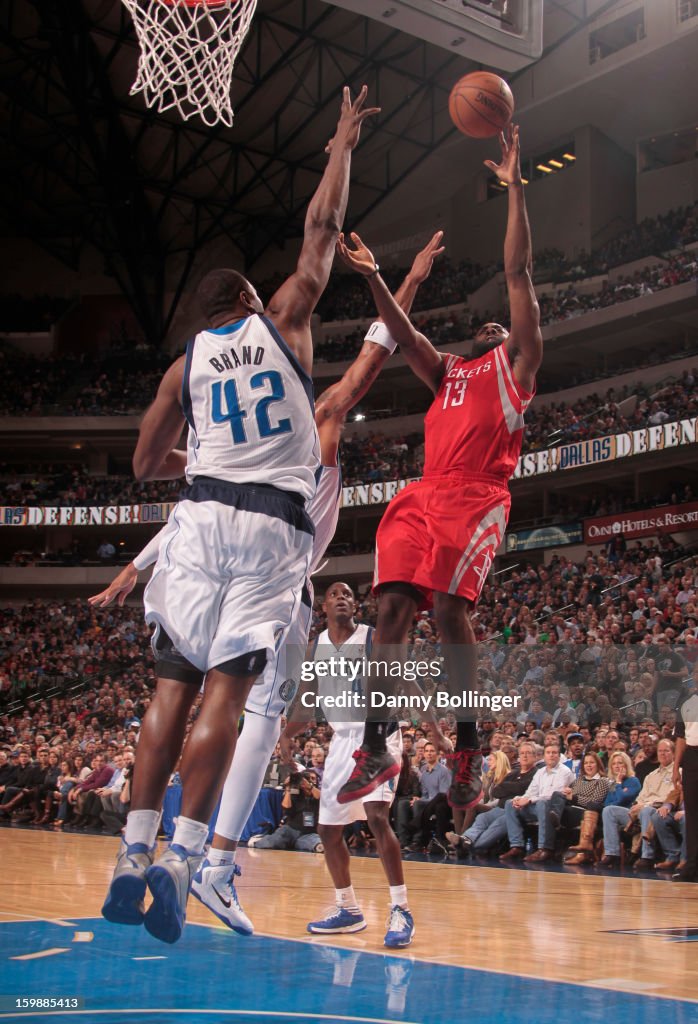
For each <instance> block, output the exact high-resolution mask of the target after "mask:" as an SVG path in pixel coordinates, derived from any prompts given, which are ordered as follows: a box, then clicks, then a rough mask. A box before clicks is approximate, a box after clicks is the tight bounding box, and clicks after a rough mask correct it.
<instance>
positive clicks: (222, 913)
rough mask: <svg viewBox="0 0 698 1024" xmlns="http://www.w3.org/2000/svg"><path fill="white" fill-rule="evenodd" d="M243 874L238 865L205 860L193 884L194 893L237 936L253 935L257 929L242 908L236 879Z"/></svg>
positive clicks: (192, 890) (192, 891) (192, 892)
mask: <svg viewBox="0 0 698 1024" xmlns="http://www.w3.org/2000/svg"><path fill="white" fill-rule="evenodd" d="M241 874H242V872H241V871H240V868H239V866H238V865H237V864H216V865H215V867H212V866H211V864H209V862H208V860H205V861H204V862H203V864H202V865H201V867H200V868H199V870H198V871H197V872H196V874H195V875H194V877H193V879H192V882H191V894H192V896H195V897H196V898H197V900H200V901H201V902H202V903H203V905H204V906H205V907H208V909H209V910H210V911H211V913H212V914H215V915H216V917H217V918H218V919H219V920H220V921H222V922H223V924H227V925H228V927H229V928H232V929H233V931H234V932H237V933H238V935H252V933H253V932H254V928H253V926H252V922H251V921H250V919H249V917H248V916H247V914H246V913H245V911H244V910H243V909H242V907H241V906H240V900H239V899H238V894H237V892H236V891H235V878H237V877H239V876H240V875H241Z"/></svg>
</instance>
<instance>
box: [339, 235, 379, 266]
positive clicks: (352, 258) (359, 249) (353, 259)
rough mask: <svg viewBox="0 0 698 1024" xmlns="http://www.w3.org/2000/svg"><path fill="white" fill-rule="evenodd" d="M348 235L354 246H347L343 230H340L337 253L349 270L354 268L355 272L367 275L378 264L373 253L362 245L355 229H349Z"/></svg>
mask: <svg viewBox="0 0 698 1024" xmlns="http://www.w3.org/2000/svg"><path fill="white" fill-rule="evenodd" d="M349 237H350V238H351V240H352V242H353V243H354V245H355V246H356V248H355V249H349V248H348V247H347V244H346V241H345V239H344V232H341V233H340V235H339V238H338V239H337V255H338V256H339V258H340V259H341V260H342V262H343V263H345V264H346V265H347V266H348V267H349V268H350V269H351V270H356V272H357V273H359V274H363V275H364V276H365V277H368V276H369V274H373V273H374V271H375V270H376V269H377V266H378V264H377V263H376V260H375V258H374V255H373V253H372V252H371V250H370V249H369V248H368V246H366V245H364V243H363V242H362V241H361V239H360V238H359V236H358V235H357V234H356V232H355V231H351V232H350V234H349Z"/></svg>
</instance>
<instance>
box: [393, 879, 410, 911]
mask: <svg viewBox="0 0 698 1024" xmlns="http://www.w3.org/2000/svg"><path fill="white" fill-rule="evenodd" d="M390 906H391V907H402V909H403V910H409V909H410V905H409V903H408V902H407V886H406V885H391V886H390Z"/></svg>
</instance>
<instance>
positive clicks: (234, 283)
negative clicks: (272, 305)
mask: <svg viewBox="0 0 698 1024" xmlns="http://www.w3.org/2000/svg"><path fill="white" fill-rule="evenodd" d="M196 297H197V299H198V302H199V306H200V307H201V312H202V313H203V314H204V316H205V317H206V319H207V320H208V321H209V323H215V321H219V322H223V321H225V319H226V318H230V317H235V316H240V315H242V316H245V315H248V314H249V313H253V312H254V313H262V312H263V311H264V307H263V305H262V302H261V300H260V298H259V296H258V295H257V292H256V291H255V288H254V285H253V284H251V283H250V282H249V281H248V280H247V278H246V277H244V275H243V274H241V273H239V271H237V270H230V269H227V268H221V269H219V270H211V271H210V272H209V273H208V274H206V276H205V277H204V278H203V279H202V280H201V282H200V284H199V287H198V288H197V290H196Z"/></svg>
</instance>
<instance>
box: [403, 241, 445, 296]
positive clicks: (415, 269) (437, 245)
mask: <svg viewBox="0 0 698 1024" xmlns="http://www.w3.org/2000/svg"><path fill="white" fill-rule="evenodd" d="M443 237H444V233H443V231H437V232H436V234H435V235H433V237H432V238H430V240H429V241H428V242H427V244H426V245H425V246H424V248H423V249H422V250H421V251H420V252H418V253H417V255H416V256H415V258H414V261H413V263H412V269H411V270H410V277H412V278H413V280H415V281H416V282H417V284H422V282H423V281H426V279H427V278H428V277H429V274H431V268H432V267H433V265H434V260H435V259H436V257H437V256H440V255H441V253H442V252H443V251H444V249H445V248H446V246H445V245H441V239H442V238H443Z"/></svg>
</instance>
